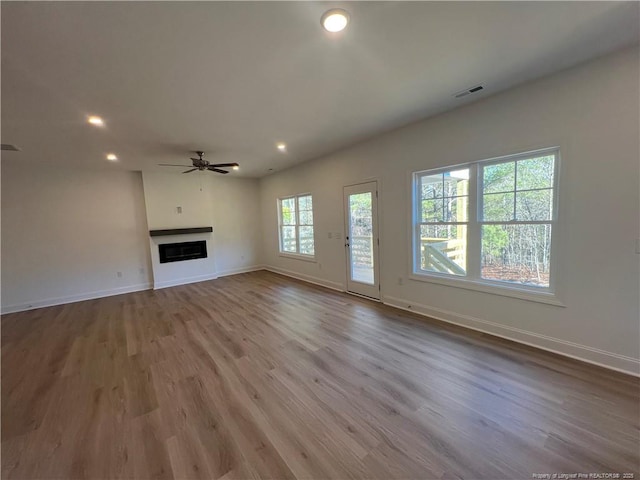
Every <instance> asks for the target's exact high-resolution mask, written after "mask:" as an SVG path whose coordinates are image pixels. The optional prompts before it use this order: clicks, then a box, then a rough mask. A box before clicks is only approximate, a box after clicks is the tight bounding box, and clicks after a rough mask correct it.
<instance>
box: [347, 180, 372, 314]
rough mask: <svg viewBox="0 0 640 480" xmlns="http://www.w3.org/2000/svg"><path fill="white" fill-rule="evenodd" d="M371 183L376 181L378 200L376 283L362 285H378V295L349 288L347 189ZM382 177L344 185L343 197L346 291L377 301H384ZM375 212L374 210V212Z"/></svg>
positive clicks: (349, 254)
mask: <svg viewBox="0 0 640 480" xmlns="http://www.w3.org/2000/svg"><path fill="white" fill-rule="evenodd" d="M370 183H374V184H375V189H374V190H373V191H374V192H375V199H374V198H373V197H372V200H374V201H375V202H376V205H375V218H373V223H374V234H376V235H375V238H374V249H373V255H374V259H373V262H374V267H373V271H374V281H375V284H374V285H367V284H364V283H362V285H367V286H370V287H373V288H374V289H375V287H377V294H376V295H367V294H365V293H361V292H355V291H352V290H350V289H349V284H350V282H351V280H350V279H351V252H350V250H349V247H347V236H349V234H350V233H351V232H350V230H349V223H350V218H349V212H348V198H347V197H348V195H347V192H346V190H347V189H348V188H351V187H357V186H359V185H363V186H364V185H367V184H370ZM380 185H381V182H380V179H378V178H369V179H366V180H362V181H358V182H351V183H349V184H347V185H344V186H343V187H342V199H343V206H342V212H343V215H344V218H343V220H344V232H345V233H344V241H345V244H344V247H345V273H346V278H345V280H346V281H345V292H347V293H349V294H351V295H356V296H359V297H364V298H367V299H369V300H374V301H377V302H381V301H382V284H381V281H380V272H381V268H380V265H381V260H380V257H381V255H380V213H379V211H380V197H381V195H380ZM364 191H369V190H364ZM373 213H374V212H372V214H373ZM356 283H361V282H357V281H356Z"/></svg>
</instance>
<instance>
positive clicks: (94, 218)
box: [1, 154, 150, 312]
mask: <svg viewBox="0 0 640 480" xmlns="http://www.w3.org/2000/svg"><path fill="white" fill-rule="evenodd" d="M18 155H19V154H18ZM18 155H15V156H14V157H10V158H9V157H8V156H7V158H5V159H4V160H3V162H2V290H1V292H2V311H3V312H9V311H16V310H24V309H27V308H31V307H32V306H33V307H37V306H42V305H53V304H58V303H68V302H71V301H77V300H82V299H86V298H95V297H101V296H106V295H111V294H116V293H124V292H128V291H134V290H140V289H145V288H149V285H150V276H149V275H150V271H149V243H148V241H147V238H148V232H147V225H146V219H145V210H144V198H143V193H142V179H141V176H140V173H138V172H120V171H118V172H113V171H79V170H71V169H64V168H60V169H52V168H49V167H41V168H34V167H33V166H31V167H29V166H27V165H24V164H22V163H20V158H19V156H18ZM117 272H121V273H122V276H121V277H118V275H117Z"/></svg>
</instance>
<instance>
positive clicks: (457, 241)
mask: <svg viewBox="0 0 640 480" xmlns="http://www.w3.org/2000/svg"><path fill="white" fill-rule="evenodd" d="M558 157H559V151H558V149H557V148H551V149H545V150H539V151H536V152H530V153H525V154H518V155H510V156H506V157H501V158H498V159H492V160H485V161H479V162H474V163H469V164H465V165H459V166H452V167H447V168H440V169H434V170H427V171H422V172H415V173H414V174H413V186H414V190H413V219H414V221H413V274H414V276H415V277H414V278H419V279H420V278H422V279H426V280H429V279H431V280H435V281H438V279H445V280H446V279H449V280H458V281H460V282H462V283H464V282H467V283H472V284H476V285H486V286H490V287H503V288H507V289H516V290H522V291H526V292H529V293H534V294H535V293H541V294H549V293H553V291H554V283H553V273H554V262H553V260H555V258H554V257H553V256H552V246H553V244H554V242H555V240H554V239H555V237H556V235H557V228H556V221H557V213H556V212H557V203H558V183H557V177H558V175H557V169H558ZM445 283H446V281H445ZM463 286H464V285H463Z"/></svg>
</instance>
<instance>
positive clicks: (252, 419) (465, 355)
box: [2, 272, 640, 480]
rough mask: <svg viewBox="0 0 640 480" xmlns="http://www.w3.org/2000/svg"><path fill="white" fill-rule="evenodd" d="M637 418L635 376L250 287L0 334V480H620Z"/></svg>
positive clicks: (349, 305) (72, 311) (93, 307)
mask: <svg viewBox="0 0 640 480" xmlns="http://www.w3.org/2000/svg"><path fill="white" fill-rule="evenodd" d="M639 405H640V398H639V380H638V379H637V378H633V377H628V376H625V375H622V374H618V373H614V372H610V371H607V370H604V369H600V368H598V367H593V366H589V365H587V364H583V363H580V362H577V361H573V360H569V359H565V358H562V357H559V356H555V355H553V354H549V353H546V352H542V351H538V350H536V349H533V348H529V347H525V346H522V345H518V344H514V343H511V342H508V341H505V340H501V339H497V338H495V337H490V336H486V335H483V334H480V333H477V332H473V331H470V330H465V329H462V328H457V327H452V326H448V325H446V324H442V323H440V322H436V321H430V320H428V319H424V318H421V317H417V316H413V315H412V314H410V313H405V312H402V311H399V310H395V309H393V308H389V307H385V306H383V305H380V304H377V303H374V302H370V301H367V300H363V299H359V298H356V297H353V296H349V295H346V294H341V293H337V292H333V291H329V290H325V289H322V288H320V287H315V286H313V285H309V284H305V283H302V282H298V281H295V280H292V279H289V278H286V277H282V276H279V275H275V274H272V273H268V272H254V273H249V274H242V275H236V276H233V277H226V278H222V279H219V280H214V281H210V282H204V283H200V284H193V285H187V286H182V287H175V288H169V289H165V290H159V291H146V292H140V293H134V294H127V295H120V296H117V297H110V298H104V299H99V300H92V301H86V302H81V303H76V304H71V305H64V306H57V307H49V308H43V309H39V310H33V311H30V312H23V313H17V314H11V315H6V316H4V317H3V318H2V478H21V479H35V478H74V479H75V478H78V479H79V478H94V479H98V478H100V479H107V478H109V479H114V478H135V479H146V478H154V479H155V478H176V479H187V478H207V479H209V478H211V479H224V480H231V479H236V478H238V479H240V478H242V479H245V478H278V479H281V478H282V479H284V478H318V479H320V478H323V479H325V478H334V479H346V478H377V479H385V480H386V479H392V478H415V479H418V478H420V479H427V478H429V479H431V478H491V479H495V478H527V479H530V478H532V475H533V474H536V473H537V474H545V473H551V474H553V473H585V474H589V473H611V472H615V473H620V474H622V473H633V474H635V478H638V474H639V470H640V465H639V462H640V460H639V456H638V455H639V454H638V449H639V445H640V443H639V442H640V437H639V435H640V434H639V431H640V430H639V417H640V407H639ZM592 478H593V477H592ZM620 478H622V477H620Z"/></svg>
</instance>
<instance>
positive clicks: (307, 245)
mask: <svg viewBox="0 0 640 480" xmlns="http://www.w3.org/2000/svg"><path fill="white" fill-rule="evenodd" d="M278 210H279V214H280V215H279V217H280V219H279V221H280V252H281V253H288V254H293V255H306V256H309V257H313V255H314V253H315V251H314V244H313V200H312V198H311V195H296V196H293V197H286V198H281V199H279V200H278Z"/></svg>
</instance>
